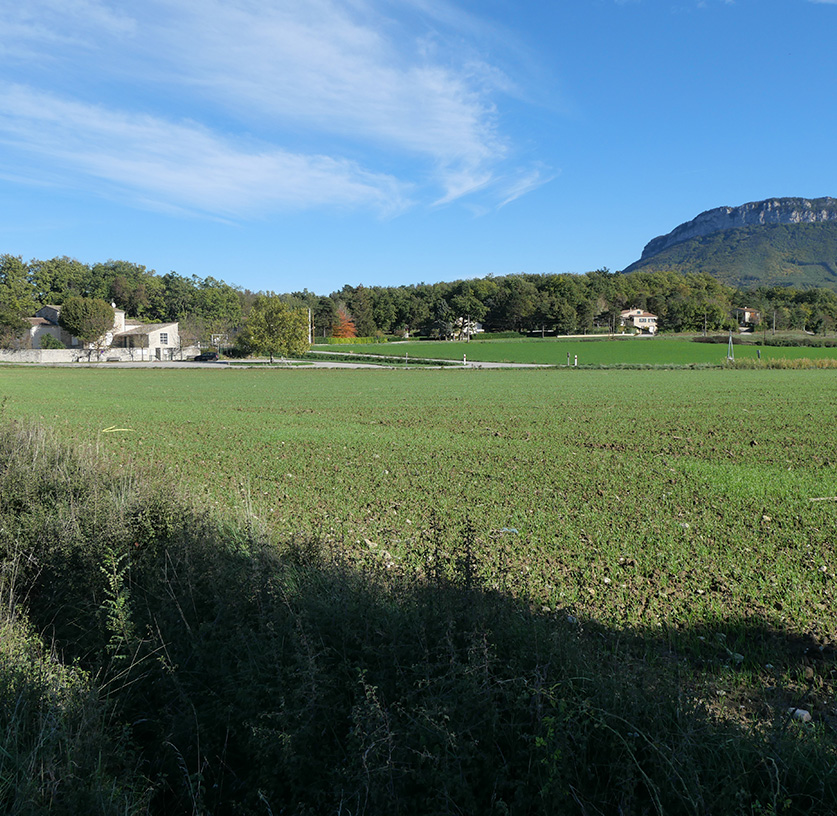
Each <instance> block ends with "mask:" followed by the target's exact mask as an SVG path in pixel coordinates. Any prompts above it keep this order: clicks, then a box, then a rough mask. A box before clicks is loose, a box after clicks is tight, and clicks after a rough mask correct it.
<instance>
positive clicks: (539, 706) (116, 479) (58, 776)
mask: <svg viewBox="0 0 837 816" xmlns="http://www.w3.org/2000/svg"><path fill="white" fill-rule="evenodd" d="M3 373H4V385H5V392H6V394H7V395H8V400H7V403H6V409H5V410H6V413H7V414H9V415H12V416H19V415H23V414H31V415H35V416H39V415H45V416H49V417H53V418H52V420H51V421H52V422H53V423H54V424H55V426H56V428H57V429H58V430H59V431H60V432H61V434H62V435H66V436H73V437H75V438H76V439H80V440H85V439H86V440H88V441H90V442H91V443H93V442H95V444H96V447H97V449H98V451H99V453H98V454H97V455H93V454H92V453H79V452H74V451H72V450H69V449H68V448H67V447H65V446H64V445H62V444H59V443H57V442H56V441H55V440H53V439H50V438H48V436H46V435H45V434H44V433H43V432H40V431H31V430H27V429H26V427H20V426H17V427H15V426H6V427H4V428H2V429H0V558H1V559H2V561H0V563H2V571H0V589H2V592H0V616H2V617H0V626H4V627H5V628H4V630H3V634H4V637H3V638H2V639H0V654H2V657H3V662H2V664H0V666H2V669H0V671H7V669H8V671H9V672H13V674H5V675H3V677H4V678H6V677H9V676H11V677H13V680H12V681H11V682H9V681H6V682H4V683H0V735H2V737H0V739H2V740H3V742H2V748H3V750H2V751H0V764H2V775H0V778H2V779H3V780H9V781H10V783H11V784H9V783H7V784H6V785H5V786H0V808H2V809H3V810H4V811H5V812H8V813H10V814H24V813H25V814H29V813H32V814H34V813H44V812H54V813H68V814H69V813H77V812H86V813H87V812H89V813H114V814H116V813H123V814H131V813H141V812H146V811H147V809H148V808H150V810H151V812H152V813H166V814H180V813H183V814H187V813H188V814H194V813H218V814H221V813H254V814H257V813H258V814H263V813H293V814H314V813H316V814H329V813H333V814H338V813H355V814H399V813H403V814H445V813H450V814H454V813H497V814H500V813H526V814H545V815H546V814H555V813H561V814H570V816H572V815H573V814H578V815H579V816H581V814H586V813H595V812H602V813H619V812H621V813H623V814H626V816H630V815H632V814H636V816H639V815H640V814H647V813H654V814H661V813H688V814H707V815H708V814H726V813H735V814H738V813H752V814H766V813H773V814H797V813H798V814H802V813H813V812H821V813H826V812H830V811H833V810H834V808H835V806H836V805H837V771H835V767H837V763H836V762H835V760H837V755H836V753H837V752H835V747H837V744H835V738H834V731H833V729H832V727H831V725H830V722H831V719H830V717H831V712H830V705H831V703H832V701H833V682H834V675H833V665H834V664H833V652H832V645H831V644H832V642H833V639H834V637H835V633H837V618H835V607H834V604H833V592H834V581H835V577H834V566H833V565H834V562H835V559H837V552H835V548H834V542H833V540H832V535H831V532H832V531H833V528H834V522H835V520H837V516H835V513H837V507H835V503H834V502H830V501H811V499H820V498H827V497H829V496H833V495H834V493H835V492H837V464H835V463H837V456H835V454H834V445H833V441H832V440H831V438H830V436H829V434H828V432H827V429H828V427H829V419H830V417H831V416H832V412H833V408H832V406H833V403H834V399H835V396H837V394H836V393H835V391H837V384H835V381H834V378H833V374H832V373H831V372H813V371H812V372H780V371H775V372H774V371H769V372H765V371H754V372H749V371H709V372H606V373H597V372H585V373H584V375H583V376H573V375H571V374H569V373H568V372H561V371H556V370H552V371H524V372H469V373H466V372H446V371H439V372H416V373H415V374H413V375H409V374H405V373H404V372H370V373H365V372H350V373H342V372H314V371H305V370H299V371H294V372H282V371H275V370H251V371H234V370H231V371H226V372H224V371H221V372H218V371H216V372H204V371H179V372H178V371H146V372H136V371H131V372H126V371H120V370H111V371H108V372H106V373H103V372H101V371H98V372H97V371H78V370H74V371H66V370H38V371H33V370H19V369H8V370H6V371H4V372H3ZM161 390H164V391H165V393H166V394H167V395H168V398H167V422H166V423H165V424H163V425H161V424H160V423H159V422H156V421H155V419H156V417H158V416H159V394H160V392H161ZM127 393H130V395H131V398H130V400H128V399H126V397H125V395H126V394H127ZM82 395H83V396H82ZM56 404H59V405H61V407H62V412H61V414H60V415H54V411H55V405H56ZM649 404H650V406H651V407H652V408H653V410H649ZM277 406H281V407H279V408H277ZM207 416H211V417H212V419H213V421H212V422H211V423H208V422H207V421H206V417H207ZM114 421H118V422H119V425H118V426H114ZM788 439H793V440H794V445H793V446H789V445H787V444H786V442H787V440H788ZM103 453H106V454H108V456H109V457H110V458H112V459H113V460H115V461H116V462H118V461H119V460H122V461H126V462H127V461H131V462H132V463H133V465H132V467H131V468H130V469H125V468H124V467H123V468H122V469H121V472H118V473H117V472H112V471H111V470H110V469H109V468H108V467H106V463H104V462H102V461H101V460H100V459H98V456H101V454H103ZM196 463H200V465H197V464H196ZM177 473H179V474H180V479H179V481H180V483H181V485H182V486H183V488H186V487H188V488H189V489H190V492H191V493H192V494H193V496H194V498H193V499H186V498H184V497H183V496H182V495H178V493H179V491H173V490H172V489H171V487H170V481H171V477H172V475H173V474H177ZM198 499H199V502H198V501H197V500H198ZM195 503H199V504H200V505H201V506H202V507H203V508H205V509H203V510H201V511H198V510H196V509H194V504H195ZM216 503H217V504H216ZM224 505H227V506H228V508H227V509H224ZM207 508H208V509H207ZM33 633H42V634H43V638H44V640H45V641H46V642H47V643H50V644H54V649H55V651H54V654H53V655H51V654H50V653H49V651H47V650H45V649H44V647H43V646H42V645H41V643H40V641H39V638H37V637H35V635H34V634H33ZM820 647H824V648H820ZM82 703H83V705H82ZM796 706H800V707H804V708H807V709H810V710H812V711H813V713H814V720H813V722H812V723H811V724H809V725H803V724H802V723H800V722H796V721H794V720H792V718H791V717H790V716H789V715H788V713H787V712H788V708H789V707H796ZM33 770H34V772H33Z"/></svg>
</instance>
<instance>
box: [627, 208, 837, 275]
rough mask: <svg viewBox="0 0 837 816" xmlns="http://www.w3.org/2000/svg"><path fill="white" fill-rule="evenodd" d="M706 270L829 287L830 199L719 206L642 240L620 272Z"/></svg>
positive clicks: (834, 240) (834, 249) (833, 256)
mask: <svg viewBox="0 0 837 816" xmlns="http://www.w3.org/2000/svg"><path fill="white" fill-rule="evenodd" d="M638 269H645V270H649V271H653V270H658V269H667V270H672V271H677V272H707V273H709V274H711V275H713V276H714V277H716V278H718V279H719V280H721V281H722V282H724V283H726V284H728V285H730V286H739V287H745V288H749V287H752V286H758V285H771V286H772V285H776V286H793V287H796V288H802V289H805V288H811V287H827V288H830V289H834V290H837V199H833V198H821V199H813V200H809V199H799V198H794V199H770V200H768V201H762V202H755V203H751V204H745V205H743V206H742V207H719V208H717V209H715V210H709V211H707V212H705V213H701V215H699V216H697V218H695V219H693V220H692V221H688V222H686V223H685V224H681V225H680V226H678V227H676V228H675V229H674V230H672V231H671V232H670V233H668V234H667V235H663V236H660V237H658V238H655V239H654V240H652V241H650V242H649V243H648V244H647V245H646V247H645V249H644V250H643V253H642V257H641V258H640V260H638V261H636V262H635V263H633V264H631V265H630V266H629V267H627V268H626V269H625V270H623V271H624V272H633V271H636V270H638Z"/></svg>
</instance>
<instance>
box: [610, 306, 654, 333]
mask: <svg viewBox="0 0 837 816" xmlns="http://www.w3.org/2000/svg"><path fill="white" fill-rule="evenodd" d="M619 318H620V323H621V325H623V326H633V327H634V328H635V329H639V330H640V331H643V332H646V333H647V334H656V333H657V315H655V314H651V312H646V311H645V310H644V309H624V310H623V311H621V312H620V313H619Z"/></svg>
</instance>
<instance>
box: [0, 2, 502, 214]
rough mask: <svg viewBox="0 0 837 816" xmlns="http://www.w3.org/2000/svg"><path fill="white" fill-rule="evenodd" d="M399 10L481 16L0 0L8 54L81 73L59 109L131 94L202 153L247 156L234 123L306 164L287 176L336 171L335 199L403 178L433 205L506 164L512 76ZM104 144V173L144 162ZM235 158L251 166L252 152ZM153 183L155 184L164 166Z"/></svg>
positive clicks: (476, 24) (327, 6)
mask: <svg viewBox="0 0 837 816" xmlns="http://www.w3.org/2000/svg"><path fill="white" fill-rule="evenodd" d="M405 8H408V9H409V8H412V9H413V10H414V11H415V10H416V9H417V10H418V11H419V12H421V13H422V14H425V15H426V16H427V18H428V19H429V20H432V21H433V22H434V24H438V25H439V26H448V27H449V29H450V30H452V31H454V34H456V32H460V34H459V36H460V37H461V40H462V41H463V42H464V41H467V38H468V37H469V36H471V35H473V34H474V33H475V32H478V31H479V30H480V29H483V33H484V29H487V28H488V26H487V24H485V23H483V22H481V21H480V20H479V18H477V17H473V16H470V15H467V14H465V13H463V12H461V11H459V10H457V9H456V7H455V6H453V5H451V4H449V3H447V2H445V1H444V0H406V2H404V3H389V2H388V0H306V2H305V3H299V2H298V0H200V1H198V0H145V2H144V3H143V4H141V5H137V6H125V5H124V4H117V3H116V2H115V0H28V2H27V3H26V4H13V3H11V2H9V0H0V27H4V26H5V27H6V28H7V30H8V29H9V28H13V29H14V30H15V31H16V33H17V36H16V38H15V39H16V42H17V46H16V48H17V52H16V54H12V55H11V56H12V57H14V56H18V57H20V56H25V57H28V58H32V55H33V54H34V53H36V52H38V51H39V50H40V51H41V52H42V53H43V54H44V58H45V59H50V60H53V59H54V60H60V59H62V58H63V59H65V60H67V61H68V63H71V64H72V65H73V67H74V70H76V71H77V72H78V71H81V72H83V73H84V74H85V76H86V77H87V78H89V82H87V83H85V82H79V83H78V85H77V86H75V87H74V98H73V99H68V98H65V99H63V104H65V105H67V106H69V107H68V109H71V110H75V109H76V108H74V107H73V106H74V105H82V103H81V100H85V102H86V103H87V105H88V107H87V108H84V106H83V105H82V107H81V108H80V109H82V110H88V111H89V110H94V109H95V110H96V111H98V116H96V117H95V119H96V121H97V122H102V121H103V120H104V119H105V118H109V121H111V122H119V121H125V120H126V119H133V120H134V121H137V120H138V119H139V118H141V117H140V114H139V113H135V114H132V113H131V104H132V102H131V100H133V99H137V100H142V101H141V102H140V101H137V102H136V103H134V104H135V105H136V107H135V108H134V109H135V110H142V111H143V114H144V115H146V116H148V114H152V117H151V118H148V119H146V120H144V121H150V122H159V123H161V127H166V126H165V125H163V123H165V122H172V121H174V122H177V121H180V120H181V118H182V116H183V115H184V114H183V113H182V111H186V112H188V116H189V117H190V118H191V119H192V120H194V121H197V122H200V123H201V126H200V127H198V126H197V125H188V126H184V125H176V126H175V127H174V131H175V132H177V134H178V139H179V141H181V142H182V143H183V144H190V145H191V146H192V148H195V149H204V150H207V151H208V153H207V157H206V162H205V163H208V159H209V158H210V157H212V158H213V160H215V161H218V157H219V156H221V155H223V156H225V157H227V158H229V157H230V156H231V155H234V156H236V157H237V160H238V161H242V160H243V155H244V154H242V152H241V151H240V149H239V148H236V147H230V145H231V144H233V143H234V142H233V141H232V140H231V139H230V137H229V134H230V133H231V132H235V131H238V132H240V133H242V134H244V133H246V134H250V135H254V136H257V137H258V139H259V140H260V142H261V143H262V144H263V145H265V146H266V147H265V148H264V150H265V155H270V156H272V157H273V158H274V160H276V159H277V157H283V159H282V161H283V162H286V163H287V162H290V157H294V158H295V159H296V160H297V161H298V162H301V163H300V164H299V165H298V166H295V172H294V173H293V174H292V175H294V176H300V175H301V174H303V172H304V171H303V168H308V170H309V172H311V173H313V176H314V178H313V181H314V183H313V184H312V186H313V187H314V188H320V189H322V187H323V185H324V183H325V182H324V179H325V178H331V179H333V180H336V179H342V181H341V183H339V184H338V185H337V187H336V191H335V196H334V198H335V199H341V198H345V197H346V195H347V190H348V189H350V188H351V189H352V190H354V191H355V193H357V194H358V200H365V201H367V203H368V201H369V199H368V198H364V196H362V195H359V192H360V190H361V189H364V190H371V189H375V190H378V191H379V192H380V191H383V190H388V192H386V193H381V195H383V196H384V198H387V199H393V198H394V199H398V198H400V197H401V195H402V192H403V189H404V188H405V187H406V186H408V185H409V186H421V187H424V188H426V189H425V193H424V196H425V197H426V199H427V200H430V201H436V202H450V201H453V200H456V199H459V198H462V197H464V196H468V195H473V194H475V193H476V192H478V191H483V192H485V191H490V190H496V189H497V185H496V182H497V180H498V179H499V178H501V177H504V176H506V175H507V174H508V173H509V172H510V171H511V170H512V168H510V167H508V163H509V162H510V161H512V160H513V155H514V146H513V145H512V144H511V142H510V140H509V138H508V137H507V136H504V134H503V133H501V132H500V129H499V126H498V116H497V109H496V101H495V100H496V98H497V97H498V95H501V94H503V93H508V92H511V91H512V90H513V83H512V81H511V80H510V79H509V78H508V77H507V76H506V75H505V73H504V72H503V71H502V70H501V69H499V68H498V67H497V66H495V65H492V64H490V63H489V62H487V61H486V60H485V59H483V58H482V57H481V55H480V54H479V53H478V51H477V50H476V49H473V48H469V47H462V48H455V47H452V46H451V42H452V40H453V39H455V36H454V35H453V34H450V31H449V32H448V33H449V36H448V37H446V38H440V37H437V36H435V33H434V30H433V29H432V27H427V26H425V27H421V28H420V27H417V26H415V25H413V23H414V22H415V21H414V20H412V19H411V20H409V21H408V20H406V19H405V18H404V14H405ZM7 56H8V54H7ZM27 81H29V80H27ZM103 86H107V88H108V91H109V93H110V98H118V96H119V89H120V88H123V89H124V91H125V93H124V94H122V98H121V99H120V102H119V105H118V109H112V110H111V111H108V109H107V107H106V105H105V101H104V99H102V98H100V97H99V96H98V94H99V93H100V90H101V88H102V87H103ZM114 89H116V90H114ZM42 90H43V88H42ZM52 94H53V95H54V96H55V97H56V98H55V100H53V101H54V102H62V100H61V99H60V98H59V94H58V92H57V91H52ZM155 117H156V118H155ZM221 123H223V134H224V135H221V134H220V133H219V128H221V127H222V125H221ZM168 127H169V128H170V129H171V126H168ZM126 130H127V128H126ZM198 134H200V136H201V138H200V139H199V138H198V137H197V135H198ZM149 136H150V134H149ZM44 138H46V137H44ZM43 141H44V139H43V138H40V139H36V140H35V143H34V144H33V145H32V147H31V149H32V150H35V149H38V148H37V146H38V145H41V149H43V150H44V151H45V152H44V156H45V157H46V156H47V155H49V156H52V157H53V159H56V157H57V155H58V154H57V153H55V152H49V153H48V152H47V151H46V148H45V146H44V145H43ZM239 141H240V140H239ZM110 144H111V146H110V149H109V151H108V156H109V159H108V161H107V166H108V168H109V171H108V172H109V173H110V174H111V175H118V176H120V177H121V178H122V179H123V181H122V183H124V184H128V183H129V181H130V179H129V177H130V175H131V172H132V169H133V171H141V169H142V166H143V165H142V164H138V163H137V162H136V161H134V159H133V156H135V155H138V154H139V155H144V153H143V151H137V150H136V147H137V145H136V143H135V140H130V139H128V140H127V141H125V142H124V145H125V147H124V148H123V149H122V150H121V152H120V147H119V144H118V142H116V141H113V142H111V143H110ZM128 145H133V147H134V150H133V153H129V152H128V149H127V146H128ZM221 145H223V146H224V147H223V148H221V147H219V146H221ZM313 153H316V154H317V156H316V160H315V158H313V157H312V156H311V155H309V154H313ZM306 156H307V158H306ZM89 161H90V157H88V159H87V160H85V162H83V164H84V166H89ZM104 161H105V160H104V159H102V163H104ZM198 161H199V157H192V160H191V161H190V162H189V163H187V165H186V166H188V167H192V168H194V167H195V166H196V165H197V163H198ZM245 163H246V165H247V166H248V167H252V166H253V157H252V156H251V157H250V158H249V159H248V161H247V162H245ZM222 164H223V166H226V167H228V169H231V168H229V166H228V165H227V164H225V163H223V162H222ZM326 165H328V167H330V168H331V169H330V170H329V171H328V172H326V170H325V167H326ZM315 168H316V172H315ZM152 175H153V174H152ZM210 175H211V177H213V178H216V179H217V178H218V176H219V173H218V172H216V173H214V174H210ZM396 178H397V179H399V181H396ZM348 179H352V180H353V182H352V184H348V182H347V180H348ZM384 179H386V180H388V181H387V182H386V183H384V182H383V180H384ZM362 180H365V181H362ZM134 183H135V184H136V186H137V187H139V186H143V185H144V184H146V181H145V180H144V179H142V178H139V179H136V180H135V182H134ZM357 185H359V186H357ZM187 186H188V187H189V189H192V187H193V185H187ZM157 188H158V191H159V194H160V195H163V194H164V192H165V185H164V184H163V183H162V179H159V180H158V182H157ZM395 188H397V189H398V193H397V194H395V195H394V194H393V190H394V189H395ZM174 192H175V191H174V190H171V192H170V193H169V194H174ZM318 197H319V198H320V199H322V200H323V201H325V200H326V199H327V198H328V196H326V195H325V194H324V192H322V193H321V194H320V195H319V196H316V195H315V196H313V198H318ZM233 198H235V196H233ZM311 198H312V197H311V196H302V197H301V198H300V201H302V202H308V201H310V199H311ZM181 199H182V196H181ZM256 200H263V199H262V198H261V197H260V196H257V197H256ZM507 200H511V199H507V197H501V198H500V199H498V200H497V201H507ZM386 206H391V204H388V205H386Z"/></svg>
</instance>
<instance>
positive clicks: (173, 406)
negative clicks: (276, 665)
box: [2, 349, 837, 633]
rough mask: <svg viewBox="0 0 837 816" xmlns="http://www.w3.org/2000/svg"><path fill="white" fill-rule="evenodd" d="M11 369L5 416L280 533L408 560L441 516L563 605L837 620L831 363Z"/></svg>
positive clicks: (799, 624)
mask: <svg viewBox="0 0 837 816" xmlns="http://www.w3.org/2000/svg"><path fill="white" fill-rule="evenodd" d="M716 350H717V349H716ZM2 382H3V393H4V396H5V399H6V403H5V412H6V416H15V417H29V418H33V419H38V420H42V421H43V422H45V423H46V424H48V425H50V426H52V427H54V428H57V429H58V430H59V431H60V432H61V434H62V435H64V436H65V437H67V438H72V439H74V440H76V441H80V442H84V443H90V444H94V445H95V446H96V447H97V449H98V450H99V451H100V452H102V453H103V454H106V455H107V456H112V457H114V458H117V459H119V460H121V461H124V462H126V463H131V466H132V467H137V468H141V469H144V470H146V469H148V470H157V471H160V472H162V473H165V475H166V478H167V479H168V480H170V481H171V482H172V484H173V485H176V486H179V487H182V488H184V489H186V490H187V491H188V492H190V493H191V494H192V495H194V496H195V497H196V498H197V499H198V501H200V502H202V503H207V504H208V505H211V506H218V507H225V508H228V509H231V510H236V509H241V508H243V507H246V508H248V509H250V510H252V512H253V514H254V515H255V517H256V518H258V519H259V520H260V522H261V523H263V524H264V525H265V526H266V527H267V528H269V529H270V530H271V531H273V533H275V534H276V535H278V536H280V537H282V536H286V537H287V536H301V537H305V536H312V535H315V536H318V537H323V538H325V539H328V540H330V541H336V542H338V543H339V544H340V546H345V547H348V548H359V549H361V550H368V549H369V548H370V547H371V546H372V545H373V544H374V545H376V546H377V547H378V548H380V549H381V550H386V551H387V552H388V553H389V554H390V555H391V556H392V558H394V559H398V560H400V561H403V562H405V563H411V561H412V560H414V559H415V558H416V552H417V546H418V544H419V543H420V542H422V541H423V540H424V539H426V538H427V536H428V530H429V529H430V528H431V527H432V526H434V525H436V526H438V527H440V528H441V529H442V530H443V531H444V534H445V535H446V536H449V537H451V538H455V537H456V536H458V535H459V534H460V533H461V529H462V528H463V527H465V526H469V527H470V528H472V529H473V531H474V536H475V539H476V540H477V541H478V543H479V547H480V551H481V554H482V559H481V567H480V568H481V570H483V571H484V572H485V573H486V576H487V577H490V576H493V577H492V580H496V576H494V575H493V572H494V571H495V569H496V567H497V563H498V558H499V555H498V553H501V552H502V558H503V559H506V560H507V561H508V563H509V564H513V565H514V582H515V585H516V587H517V588H518V589H519V591H521V592H523V593H524V594H525V595H526V596H527V597H528V596H531V597H532V598H535V599H536V600H537V601H538V602H539V603H543V604H546V605H549V606H550V607H551V606H556V607H569V608H572V609H575V610H584V611H585V612H586V613H587V614H590V615H593V616H594V617H596V618H598V619H607V620H620V621H624V622H632V623H640V622H649V621H655V622H656V621H660V622H662V621H664V622H667V623H678V622H682V621H692V620H700V619H701V618H703V617H706V616H710V615H716V616H718V615H721V616H722V615H725V614H732V613H733V612H739V611H741V609H742V608H743V607H746V608H748V609H751V610H752V611H754V612H758V614H761V615H765V616H766V617H767V619H769V620H770V621H771V622H774V623H776V624H777V625H778V624H782V625H786V624H789V625H792V626H793V627H795V628H797V629H800V630H804V629H806V628H809V627H812V626H814V627H817V628H818V629H819V628H824V630H825V631H827V632H829V633H837V627H835V625H834V624H835V621H837V618H835V617H834V615H835V611H834V610H833V609H832V608H831V604H830V603H829V597H830V592H831V585H830V579H829V580H826V578H827V577H828V575H830V573H831V572H832V570H834V569H837V564H834V563H832V558H833V556H834V550H833V547H834V544H833V542H832V528H833V522H834V520H835V518H837V501H834V502H829V501H812V499H820V498H823V497H831V496H835V495H837V450H835V442H834V435H833V430H834V405H835V404H837V379H835V377H834V375H833V373H832V372H830V371H798V372H797V371H793V372H791V371H724V370H717V371H715V370H711V371H656V372H655V371H648V372H645V371H624V372H620V371H601V372H599V371H588V372H573V371H564V370H560V369H558V370H549V371H464V372H463V371H444V370H443V371H417V372H413V373H411V372H403V371H371V372H370V371H307V370H296V371H262V370H249V371H244V370H228V371H211V372H202V371H193V370H187V371H174V370H172V371H130V370H104V371H101V370H92V371H91V370H37V371H36V370H23V369H6V370H3V371H2ZM370 542H371V543H370ZM800 546H801V547H802V549H800ZM373 549H374V547H373ZM620 558H627V559H630V560H631V561H632V562H634V563H635V566H634V567H632V569H631V570H630V571H626V570H624V569H623V568H620V566H619V559H620ZM768 566H769V569H768V568H767V567H768ZM822 567H825V569H826V572H821V571H820V570H821V568H822ZM556 568H557V569H558V570H559V573H556ZM559 574H560V575H561V576H563V577H562V578H561V580H558V577H559ZM524 576H525V578H524ZM823 576H825V578H824V577H823ZM608 577H609V578H610V579H611V582H610V583H603V582H604V579H605V578H608ZM713 581H715V582H721V583H720V584H719V586H720V585H722V586H723V591H719V590H717V591H713V589H712V586H713ZM812 581H813V583H812ZM663 587H667V588H668V589H667V590H666V591H665V592H662V591H661V589H662V588H663ZM516 591H517V590H516ZM818 604H825V605H826V606H827V609H826V610H821V609H820V608H819V607H818V606H817V605H818ZM780 607H781V608H780Z"/></svg>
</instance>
